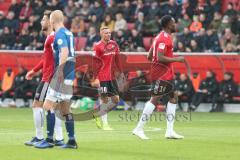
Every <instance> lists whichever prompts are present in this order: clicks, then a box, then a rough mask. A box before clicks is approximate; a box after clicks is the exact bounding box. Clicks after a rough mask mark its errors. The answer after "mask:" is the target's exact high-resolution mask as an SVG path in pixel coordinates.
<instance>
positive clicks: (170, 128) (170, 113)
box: [165, 91, 184, 139]
mask: <svg viewBox="0 0 240 160" xmlns="http://www.w3.org/2000/svg"><path fill="white" fill-rule="evenodd" d="M177 103H178V96H177V94H176V93H175V92H174V91H172V92H171V93H169V102H168V103H167V109H166V121H167V129H166V134H165V137H166V138H168V139H182V138H184V137H183V136H181V135H179V134H177V133H176V132H175V131H174V121H175V114H176V108H177Z"/></svg>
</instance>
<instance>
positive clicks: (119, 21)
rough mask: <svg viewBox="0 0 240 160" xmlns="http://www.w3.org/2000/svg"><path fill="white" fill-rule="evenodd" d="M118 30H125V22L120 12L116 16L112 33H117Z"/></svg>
mask: <svg viewBox="0 0 240 160" xmlns="http://www.w3.org/2000/svg"><path fill="white" fill-rule="evenodd" d="M119 30H127V21H126V20H125V19H123V15H122V13H121V12H118V13H117V14H116V22H115V26H114V31H115V32H117V31H119Z"/></svg>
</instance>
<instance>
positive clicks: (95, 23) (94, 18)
mask: <svg viewBox="0 0 240 160" xmlns="http://www.w3.org/2000/svg"><path fill="white" fill-rule="evenodd" d="M100 25H101V24H100V22H99V21H98V19H97V16H96V15H95V14H93V15H91V20H90V22H89V27H95V28H96V29H97V31H99V30H100Z"/></svg>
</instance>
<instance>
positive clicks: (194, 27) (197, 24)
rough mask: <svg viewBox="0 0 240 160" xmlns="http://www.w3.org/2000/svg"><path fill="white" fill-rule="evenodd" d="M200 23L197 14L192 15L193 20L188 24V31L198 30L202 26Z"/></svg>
mask: <svg viewBox="0 0 240 160" xmlns="http://www.w3.org/2000/svg"><path fill="white" fill-rule="evenodd" d="M202 27H203V26H202V23H201V22H199V18H198V16H197V15H195V16H193V22H192V24H191V25H190V28H189V29H190V31H191V32H198V31H199V30H200V29H201V28H202Z"/></svg>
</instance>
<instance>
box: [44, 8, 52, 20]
mask: <svg viewBox="0 0 240 160" xmlns="http://www.w3.org/2000/svg"><path fill="white" fill-rule="evenodd" d="M51 13H52V11H50V10H46V11H44V13H43V15H44V16H47V17H48V18H50V15H51Z"/></svg>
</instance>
